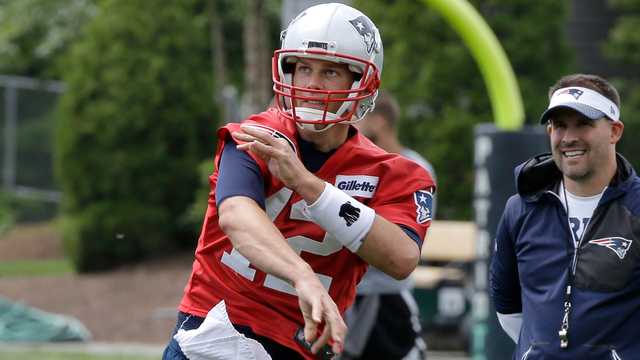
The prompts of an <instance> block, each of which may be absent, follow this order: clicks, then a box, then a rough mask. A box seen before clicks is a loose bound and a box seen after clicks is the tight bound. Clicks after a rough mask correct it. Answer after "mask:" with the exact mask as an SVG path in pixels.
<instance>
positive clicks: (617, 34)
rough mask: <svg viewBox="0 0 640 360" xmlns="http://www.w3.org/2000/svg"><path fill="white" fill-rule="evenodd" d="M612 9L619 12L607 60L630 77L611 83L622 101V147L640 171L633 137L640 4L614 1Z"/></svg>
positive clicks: (637, 125) (639, 89)
mask: <svg viewBox="0 0 640 360" xmlns="http://www.w3.org/2000/svg"><path fill="white" fill-rule="evenodd" d="M609 4H610V5H611V7H612V8H613V9H615V10H617V12H618V14H619V15H618V17H617V19H616V23H615V25H614V26H613V28H612V29H611V30H610V31H609V40H608V41H607V42H606V45H605V46H604V47H603V50H604V54H605V56H607V57H608V59H610V60H611V61H612V63H613V64H612V65H613V66H615V67H616V68H618V69H623V70H624V72H626V73H627V75H626V76H624V77H622V76H619V77H615V78H613V79H611V81H612V82H613V83H614V85H616V87H617V88H618V91H619V92H620V97H621V101H622V104H621V108H620V111H621V112H622V117H621V118H622V121H623V122H624V133H625V135H624V136H623V137H622V140H621V142H620V146H619V147H618V151H620V152H621V153H622V154H624V156H625V157H626V158H627V159H629V161H630V162H631V163H632V164H633V165H634V167H635V168H636V169H639V168H640V144H639V143H638V141H636V139H635V138H634V137H633V134H637V133H639V132H640V119H639V118H638V117H637V116H636V114H638V113H640V75H639V74H638V71H637V69H638V67H639V66H640V32H638V28H639V27H640V1H637V0H610V1H609Z"/></svg>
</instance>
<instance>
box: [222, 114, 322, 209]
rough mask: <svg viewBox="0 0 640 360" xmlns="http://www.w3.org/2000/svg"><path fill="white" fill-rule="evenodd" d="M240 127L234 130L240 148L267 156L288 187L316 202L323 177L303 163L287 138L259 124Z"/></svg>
mask: <svg viewBox="0 0 640 360" xmlns="http://www.w3.org/2000/svg"><path fill="white" fill-rule="evenodd" d="M240 130H241V131H236V132H233V133H232V134H231V135H232V136H233V137H234V138H235V139H236V140H239V141H241V142H242V144H240V145H238V149H240V150H243V151H250V152H252V153H253V154H255V155H256V156H257V157H259V158H261V159H262V160H264V161H265V162H266V163H267V166H268V167H269V171H270V172H271V174H272V175H273V176H275V177H277V178H278V179H280V181H282V183H283V184H284V185H285V186H286V187H287V188H289V189H291V190H293V191H295V192H296V193H298V194H299V195H300V196H302V198H303V199H304V200H305V201H307V203H308V204H311V203H313V202H315V200H316V199H317V198H318V197H319V196H320V194H321V193H322V191H323V190H324V181H322V180H320V179H319V178H317V177H316V176H315V175H313V174H312V173H311V172H309V170H307V169H306V168H305V167H304V165H303V164H302V162H301V161H300V159H299V158H298V156H297V155H296V153H295V152H294V151H293V149H292V148H291V146H290V145H289V143H288V142H287V141H286V140H284V139H280V138H276V137H274V136H273V135H272V134H271V132H269V131H268V130H265V129H263V128H260V127H257V126H251V125H242V126H241V127H240Z"/></svg>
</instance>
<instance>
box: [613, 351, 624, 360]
mask: <svg viewBox="0 0 640 360" xmlns="http://www.w3.org/2000/svg"><path fill="white" fill-rule="evenodd" d="M611 360H622V358H621V357H620V355H618V352H617V351H616V349H611Z"/></svg>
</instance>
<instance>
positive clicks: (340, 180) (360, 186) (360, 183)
mask: <svg viewBox="0 0 640 360" xmlns="http://www.w3.org/2000/svg"><path fill="white" fill-rule="evenodd" d="M378 180H379V178H378V177H377V176H367V175H338V176H336V183H335V186H336V187H337V188H338V189H340V190H342V191H344V192H345V193H347V194H349V195H351V196H360V197H364V198H372V197H373V194H375V193H376V189H377V188H378Z"/></svg>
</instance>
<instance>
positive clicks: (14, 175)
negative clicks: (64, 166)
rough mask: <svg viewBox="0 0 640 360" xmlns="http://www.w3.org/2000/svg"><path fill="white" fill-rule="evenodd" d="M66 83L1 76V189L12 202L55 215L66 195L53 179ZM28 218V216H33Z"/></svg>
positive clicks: (37, 211) (38, 216) (41, 212)
mask: <svg viewBox="0 0 640 360" xmlns="http://www.w3.org/2000/svg"><path fill="white" fill-rule="evenodd" d="M63 91H64V85H63V84H62V83H60V82H57V81H42V80H36V79H32V78H26V77H20V76H8V75H0V151H1V154H0V169H1V178H2V182H1V184H2V192H3V193H4V194H5V196H8V197H9V198H11V199H14V200H12V201H11V202H12V204H15V205H17V206H22V207H25V206H26V207H28V208H30V209H32V210H33V209H34V208H42V207H44V208H48V210H46V211H44V212H43V211H42V210H36V211H35V212H36V213H40V214H39V215H36V217H37V218H39V219H41V218H42V217H43V214H44V213H46V214H49V215H46V216H44V217H47V216H50V215H51V213H52V211H51V209H52V208H56V207H57V205H58V203H59V202H60V199H61V194H60V192H59V191H58V188H57V186H56V182H55V178H54V170H53V138H54V131H55V108H56V105H57V102H58V98H59V96H60V95H61V94H62V92H63ZM28 217H29V216H27V218H28Z"/></svg>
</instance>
